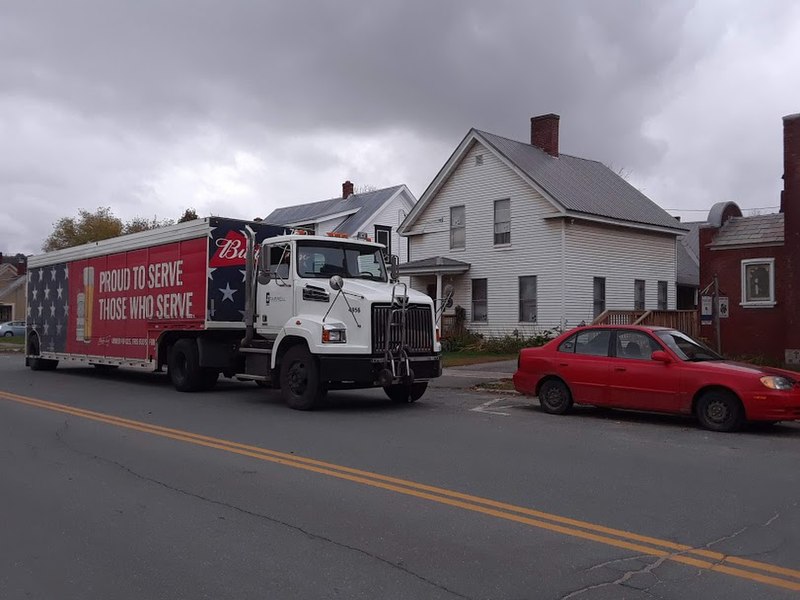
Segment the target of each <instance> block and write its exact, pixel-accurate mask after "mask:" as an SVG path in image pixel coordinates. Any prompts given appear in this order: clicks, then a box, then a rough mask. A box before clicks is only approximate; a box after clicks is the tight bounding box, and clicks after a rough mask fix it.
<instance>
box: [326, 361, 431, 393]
mask: <svg viewBox="0 0 800 600" xmlns="http://www.w3.org/2000/svg"><path fill="white" fill-rule="evenodd" d="M318 357H319V366H320V374H321V377H322V380H323V381H324V382H326V383H328V384H329V386H328V387H330V388H335V387H374V386H377V385H380V384H379V383H378V374H379V373H380V372H381V370H382V369H383V368H384V366H383V357H382V356H381V357H375V356H347V355H333V356H331V355H318ZM408 362H409V366H410V367H411V369H412V370H413V371H414V381H427V380H429V379H435V378H436V377H439V376H441V374H442V361H441V356H440V355H439V354H433V355H429V356H410V357H409V358H408Z"/></svg>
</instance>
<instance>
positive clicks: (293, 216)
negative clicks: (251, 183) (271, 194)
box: [264, 184, 404, 235]
mask: <svg viewBox="0 0 800 600" xmlns="http://www.w3.org/2000/svg"><path fill="white" fill-rule="evenodd" d="M403 187H404V186H403V185H402V184H401V185H396V186H393V187H388V188H383V189H381V190H375V191H372V192H362V193H360V194H351V195H350V196H349V197H348V198H330V199H328V200H320V201H318V202H309V203H307V204H298V205H296V206H286V207H283V208H276V209H275V210H273V211H272V212H271V213H270V214H269V215H267V216H266V217H264V220H265V221H266V222H268V223H275V224H279V225H300V224H305V223H318V222H320V221H324V220H325V219H326V218H329V217H333V216H335V215H345V216H346V215H347V214H348V213H350V214H349V216H346V218H345V220H344V221H343V222H342V223H341V224H340V225H339V226H338V227H337V228H336V229H334V231H336V232H338V233H346V234H348V235H353V234H355V233H358V232H359V231H361V229H360V228H361V227H363V226H364V225H365V224H366V223H367V222H368V221H369V220H370V218H371V217H372V216H373V215H374V214H375V212H376V211H378V210H379V209H380V208H381V207H382V206H383V205H384V203H386V201H388V200H389V199H390V198H391V197H392V196H394V195H395V194H396V193H397V192H398V191H399V190H400V189H401V188H403Z"/></svg>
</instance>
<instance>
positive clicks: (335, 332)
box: [322, 325, 347, 344]
mask: <svg viewBox="0 0 800 600" xmlns="http://www.w3.org/2000/svg"><path fill="white" fill-rule="evenodd" d="M346 342H347V330H346V329H345V328H344V327H336V326H334V325H323V326H322V343H323V344H344V343H346Z"/></svg>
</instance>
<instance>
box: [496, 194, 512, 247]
mask: <svg viewBox="0 0 800 600" xmlns="http://www.w3.org/2000/svg"><path fill="white" fill-rule="evenodd" d="M510 243H511V200H509V199H508V198H506V199H505V200H495V201H494V245H495V246H497V245H499V244H510Z"/></svg>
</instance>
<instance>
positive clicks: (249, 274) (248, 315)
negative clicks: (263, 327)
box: [239, 225, 256, 348]
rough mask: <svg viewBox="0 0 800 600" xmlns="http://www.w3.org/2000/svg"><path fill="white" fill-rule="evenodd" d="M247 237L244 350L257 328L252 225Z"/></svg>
mask: <svg viewBox="0 0 800 600" xmlns="http://www.w3.org/2000/svg"><path fill="white" fill-rule="evenodd" d="M244 229H245V237H246V238H247V248H246V250H245V252H246V253H247V255H246V257H245V263H244V265H245V266H244V269H245V276H244V337H243V338H242V341H241V342H240V343H239V345H240V346H241V347H242V348H247V347H248V346H249V345H250V344H251V343H252V341H253V337H254V336H255V326H254V325H253V321H254V320H255V310H254V305H255V294H254V291H255V289H256V288H255V286H253V273H254V272H255V269H254V268H253V263H254V262H255V261H254V257H253V253H254V252H255V245H256V244H255V238H256V232H255V231H253V229H252V228H251V227H250V225H245V226H244Z"/></svg>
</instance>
